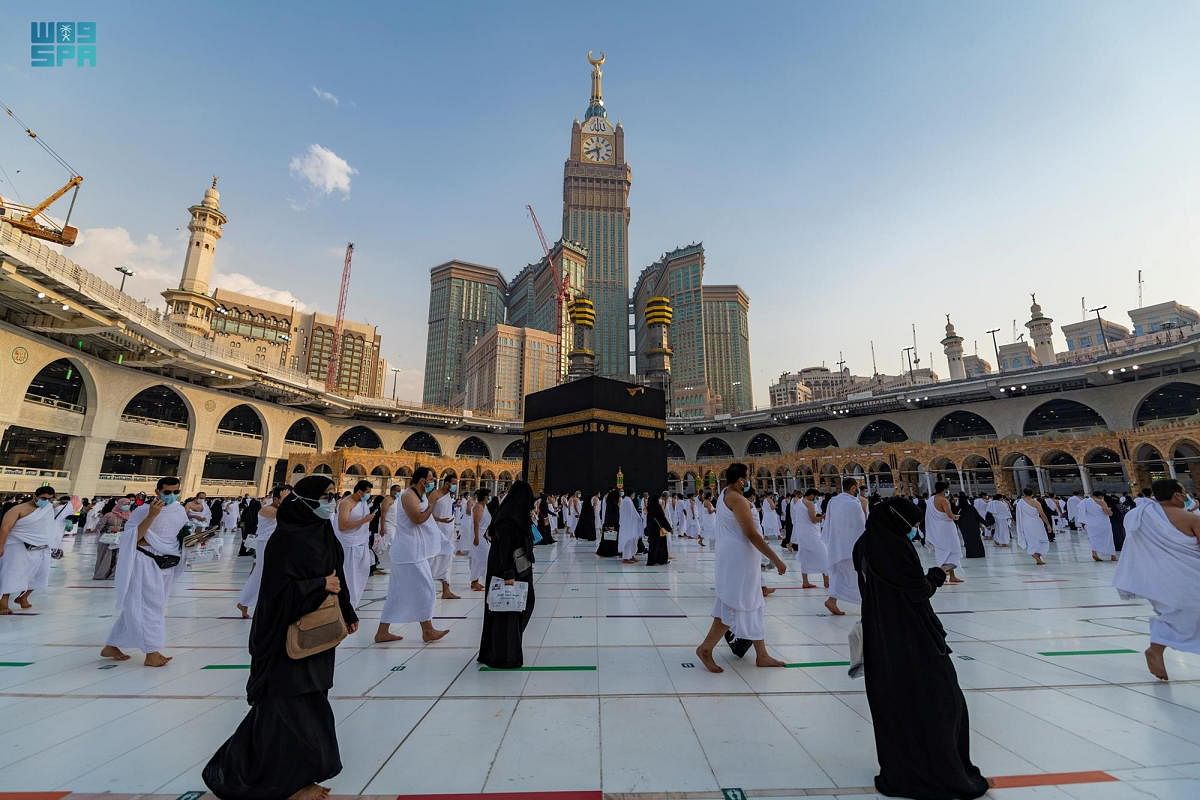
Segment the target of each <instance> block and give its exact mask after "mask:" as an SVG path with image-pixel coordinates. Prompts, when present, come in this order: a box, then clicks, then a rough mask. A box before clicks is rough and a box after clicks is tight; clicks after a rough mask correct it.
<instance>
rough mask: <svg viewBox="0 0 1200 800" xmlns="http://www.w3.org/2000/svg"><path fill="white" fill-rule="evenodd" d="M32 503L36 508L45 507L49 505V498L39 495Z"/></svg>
mask: <svg viewBox="0 0 1200 800" xmlns="http://www.w3.org/2000/svg"><path fill="white" fill-rule="evenodd" d="M34 505H36V506H37V507H38V508H45V507H46V506H48V505H50V500H49V499H47V498H45V497H39V498H38V499H37V502H36V503H35V504H34Z"/></svg>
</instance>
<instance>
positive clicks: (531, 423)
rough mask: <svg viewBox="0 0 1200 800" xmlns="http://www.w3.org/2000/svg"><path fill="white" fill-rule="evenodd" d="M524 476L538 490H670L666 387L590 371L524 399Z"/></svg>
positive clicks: (564, 491)
mask: <svg viewBox="0 0 1200 800" xmlns="http://www.w3.org/2000/svg"><path fill="white" fill-rule="evenodd" d="M523 466H524V473H525V477H526V480H528V481H529V484H530V486H532V487H533V490H534V492H550V493H553V494H566V493H568V492H573V491H575V490H581V491H583V492H584V493H585V494H586V493H587V492H590V491H607V490H608V489H611V488H613V487H614V486H616V485H617V473H618V472H620V473H622V476H623V478H624V482H623V485H624V487H625V489H626V490H628V491H630V492H651V493H657V492H661V491H663V490H665V489H666V487H667V398H666V395H665V394H664V393H663V391H662V390H661V389H655V388H653V387H650V386H640V385H637V384H632V383H624V382H623V381H615V380H610V379H608V378H599V377H595V376H589V377H586V378H580V379H579V380H575V381H571V382H570V383H564V384H562V385H560V386H555V387H554V388H552V389H545V390H543V391H540V392H535V393H533V394H531V395H527V396H526V397H525V460H524V465H523Z"/></svg>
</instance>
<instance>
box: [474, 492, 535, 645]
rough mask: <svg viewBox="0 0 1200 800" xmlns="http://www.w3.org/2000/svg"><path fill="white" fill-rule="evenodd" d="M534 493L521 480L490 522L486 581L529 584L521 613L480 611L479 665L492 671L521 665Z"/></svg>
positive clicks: (530, 580)
mask: <svg viewBox="0 0 1200 800" xmlns="http://www.w3.org/2000/svg"><path fill="white" fill-rule="evenodd" d="M533 503H534V499H533V490H532V489H530V488H529V484H528V483H525V482H524V481H516V482H515V483H514V484H513V485H512V487H511V488H509V490H508V496H507V497H505V498H504V502H503V503H502V504H501V505H500V509H499V511H497V513H496V518H495V519H493V520H492V526H491V529H490V530H491V532H492V549H491V550H490V551H488V562H487V579H486V581H485V585H487V586H491V585H492V578H500V579H501V580H503V581H505V582H506V583H512V582H513V581H524V582H526V583H528V584H529V600H528V602H527V603H526V605H525V610H524V611H492V610H491V609H490V608H488V607H487V604H486V602H485V603H484V608H483V634H482V635H481V636H480V638H479V663H481V664H485V665H487V666H489V667H492V668H493V669H516V668H518V667H521V666H524V655H523V653H522V652H521V636H522V635H523V634H524V633H525V626H526V625H528V624H529V618H530V616H532V615H533V600H534V597H533V531H532V528H531V524H530V519H529V512H530V510H532V509H533Z"/></svg>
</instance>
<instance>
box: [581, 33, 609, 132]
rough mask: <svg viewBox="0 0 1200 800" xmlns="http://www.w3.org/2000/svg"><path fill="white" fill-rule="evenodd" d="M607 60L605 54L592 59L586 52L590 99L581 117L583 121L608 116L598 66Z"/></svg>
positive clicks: (602, 75) (589, 53)
mask: <svg viewBox="0 0 1200 800" xmlns="http://www.w3.org/2000/svg"><path fill="white" fill-rule="evenodd" d="M607 58H608V54H607V53H601V54H600V57H599V58H593V57H592V51H591V50H588V54H587V60H588V63H589V64H591V65H592V98H591V100H589V101H588V107H587V111H586V112H584V115H583V118H584V119H585V120H588V119H591V118H592V117H607V116H608V112H607V111H605V109H604V90H603V87H602V85H601V81H602V79H603V78H604V73H603V72H601V71H600V66H601V65H602V64H603V63H604V62H605V60H606V59H607Z"/></svg>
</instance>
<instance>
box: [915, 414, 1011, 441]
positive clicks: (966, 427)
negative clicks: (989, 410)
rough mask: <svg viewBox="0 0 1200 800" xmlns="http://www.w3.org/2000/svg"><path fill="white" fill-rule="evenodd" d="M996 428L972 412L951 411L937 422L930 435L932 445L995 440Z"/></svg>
mask: <svg viewBox="0 0 1200 800" xmlns="http://www.w3.org/2000/svg"><path fill="white" fill-rule="evenodd" d="M995 438H996V428H995V427H994V426H993V425H992V423H990V422H988V421H987V420H986V419H984V418H983V417H981V416H979V415H978V414H974V413H972V412H970V411H961V410H960V411H951V412H950V413H949V414H946V415H945V416H943V417H942V418H941V419H939V420H938V421H937V424H936V425H934V426H933V433H932V434H930V437H929V441H930V443H934V442H943V441H947V442H954V441H964V440H967V439H995Z"/></svg>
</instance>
